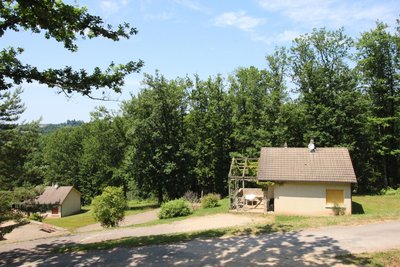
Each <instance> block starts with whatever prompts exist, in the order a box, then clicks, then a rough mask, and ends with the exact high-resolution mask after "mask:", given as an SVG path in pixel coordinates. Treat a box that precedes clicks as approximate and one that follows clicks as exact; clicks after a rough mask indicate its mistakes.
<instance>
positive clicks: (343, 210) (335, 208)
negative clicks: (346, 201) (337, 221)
mask: <svg viewBox="0 0 400 267" xmlns="http://www.w3.org/2000/svg"><path fill="white" fill-rule="evenodd" d="M332 210H333V214H334V215H336V216H338V215H345V214H346V208H345V207H342V206H340V205H339V204H338V203H335V204H334V205H333V208H332Z"/></svg>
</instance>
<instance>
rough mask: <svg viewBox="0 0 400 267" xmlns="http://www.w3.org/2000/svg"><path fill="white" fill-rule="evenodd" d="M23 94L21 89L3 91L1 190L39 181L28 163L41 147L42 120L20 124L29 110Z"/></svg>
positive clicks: (0, 100)
mask: <svg viewBox="0 0 400 267" xmlns="http://www.w3.org/2000/svg"><path fill="white" fill-rule="evenodd" d="M21 93H22V90H21V89H19V88H18V89H16V90H15V91H14V92H13V93H11V91H5V92H2V91H0V190H1V189H6V190H9V189H12V188H13V187H14V186H22V185H26V184H35V181H33V180H35V179H36V178H35V177H33V173H32V172H31V170H30V169H28V168H26V167H27V165H26V164H27V162H28V161H29V160H30V157H31V156H32V153H33V152H35V151H36V149H37V148H38V146H39V144H38V139H39V122H32V123H26V124H22V125H18V124H17V123H16V121H17V120H18V118H19V116H20V115H21V113H22V112H23V111H24V109H25V108H24V105H23V104H22V103H21V99H20V94H21Z"/></svg>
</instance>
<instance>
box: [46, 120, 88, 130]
mask: <svg viewBox="0 0 400 267" xmlns="http://www.w3.org/2000/svg"><path fill="white" fill-rule="evenodd" d="M84 123H85V122H84V121H77V120H67V121H66V122H63V123H49V124H40V132H41V133H51V132H54V131H55V130H57V129H59V128H63V127H77V126H81V125H82V124H84Z"/></svg>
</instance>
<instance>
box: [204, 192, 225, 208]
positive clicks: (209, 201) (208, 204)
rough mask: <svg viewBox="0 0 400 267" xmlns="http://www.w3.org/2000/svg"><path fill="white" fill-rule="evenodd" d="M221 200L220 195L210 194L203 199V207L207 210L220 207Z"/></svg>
mask: <svg viewBox="0 0 400 267" xmlns="http://www.w3.org/2000/svg"><path fill="white" fill-rule="evenodd" d="M220 199H221V197H220V195H218V194H214V193H210V194H207V195H205V196H203V197H202V198H201V206H202V207H203V208H205V209H208V208H214V207H216V206H218V201H219V200H220Z"/></svg>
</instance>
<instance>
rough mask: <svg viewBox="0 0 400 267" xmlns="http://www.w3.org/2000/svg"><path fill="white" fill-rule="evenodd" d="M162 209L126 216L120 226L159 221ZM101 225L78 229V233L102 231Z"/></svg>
mask: <svg viewBox="0 0 400 267" xmlns="http://www.w3.org/2000/svg"><path fill="white" fill-rule="evenodd" d="M159 211H160V209H154V210H150V211H145V212H142V213H138V214H134V215H129V216H126V217H125V219H124V220H123V221H122V222H121V223H120V224H119V225H120V226H130V225H133V224H140V223H146V222H151V221H154V220H157V218H158V217H157V214H158V212H159ZM102 229H103V227H101V225H100V223H96V224H91V225H87V226H84V227H80V228H78V229H76V231H77V232H78V233H82V232H90V231H97V230H102Z"/></svg>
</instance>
